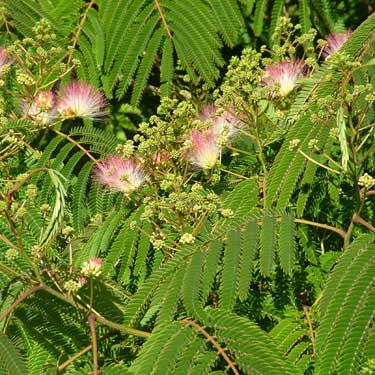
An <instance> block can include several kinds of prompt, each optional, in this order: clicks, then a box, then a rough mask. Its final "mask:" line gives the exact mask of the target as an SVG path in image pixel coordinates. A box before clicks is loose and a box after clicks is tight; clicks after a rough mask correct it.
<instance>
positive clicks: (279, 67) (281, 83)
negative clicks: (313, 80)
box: [261, 60, 304, 97]
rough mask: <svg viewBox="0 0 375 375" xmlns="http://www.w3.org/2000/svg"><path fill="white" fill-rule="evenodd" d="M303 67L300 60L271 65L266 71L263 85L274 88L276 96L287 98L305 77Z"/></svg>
mask: <svg viewBox="0 0 375 375" xmlns="http://www.w3.org/2000/svg"><path fill="white" fill-rule="evenodd" d="M303 67H304V65H303V63H302V62H301V61H299V60H291V61H283V62H279V63H274V64H271V65H269V66H267V68H266V69H265V73H264V76H263V77H262V81H261V83H262V84H263V85H264V86H269V87H270V88H272V90H273V93H274V94H279V95H280V96H282V97H284V96H287V95H288V94H289V93H290V92H291V91H293V89H294V88H295V87H296V85H297V80H298V79H299V78H300V77H301V76H302V75H303ZM277 89H278V90H277Z"/></svg>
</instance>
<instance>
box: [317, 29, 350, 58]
mask: <svg viewBox="0 0 375 375" xmlns="http://www.w3.org/2000/svg"><path fill="white" fill-rule="evenodd" d="M350 35H352V31H351V30H348V31H345V32H343V33H331V34H328V35H327V36H326V41H327V45H326V46H325V47H324V49H323V55H324V56H329V55H332V54H334V53H335V52H337V51H338V50H339V49H340V48H341V46H342V45H343V44H344V43H345V42H346V41H347V40H348V39H349V37H350Z"/></svg>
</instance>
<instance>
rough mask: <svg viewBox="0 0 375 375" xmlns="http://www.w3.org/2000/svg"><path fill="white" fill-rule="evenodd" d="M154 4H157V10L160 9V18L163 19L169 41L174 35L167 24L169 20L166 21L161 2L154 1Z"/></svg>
mask: <svg viewBox="0 0 375 375" xmlns="http://www.w3.org/2000/svg"><path fill="white" fill-rule="evenodd" d="M154 2H155V5H156V8H158V12H159V14H160V18H161V20H162V22H163V25H164V29H165V31H166V32H167V34H168V36H169V39H172V33H171V30H170V29H169V26H168V24H167V20H166V19H165V16H164V13H163V10H162V9H161V6H160V4H159V0H154Z"/></svg>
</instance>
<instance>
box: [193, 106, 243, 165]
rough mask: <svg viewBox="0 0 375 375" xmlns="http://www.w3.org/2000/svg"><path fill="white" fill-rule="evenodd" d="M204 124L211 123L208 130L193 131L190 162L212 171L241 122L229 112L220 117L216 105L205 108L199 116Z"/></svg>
mask: <svg viewBox="0 0 375 375" xmlns="http://www.w3.org/2000/svg"><path fill="white" fill-rule="evenodd" d="M198 119H199V120H201V121H202V122H209V124H210V126H209V128H207V129H204V130H202V131H199V130H197V129H193V130H192V131H191V134H190V139H189V140H188V142H187V145H188V160H189V161H190V162H191V163H192V164H193V165H195V166H197V167H199V168H203V169H212V168H213V167H214V166H215V164H216V162H217V160H218V158H219V156H220V154H221V152H222V147H223V146H224V145H225V144H226V143H227V141H228V139H229V138H230V137H232V136H234V135H235V134H236V132H237V128H238V126H239V124H240V120H239V119H238V118H236V117H234V116H233V115H231V114H230V113H229V112H227V111H224V112H223V113H222V114H220V115H218V114H217V111H216V108H215V106H214V105H208V106H205V107H204V108H203V109H202V111H201V112H200V113H199V114H198Z"/></svg>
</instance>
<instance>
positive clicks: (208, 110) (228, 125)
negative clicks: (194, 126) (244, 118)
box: [198, 104, 240, 138]
mask: <svg viewBox="0 0 375 375" xmlns="http://www.w3.org/2000/svg"><path fill="white" fill-rule="evenodd" d="M216 112H217V109H216V107H215V106H214V105H213V104H209V105H206V106H204V107H203V108H202V110H201V112H200V113H199V114H198V119H199V120H201V121H202V122H206V121H210V122H211V124H212V129H213V131H214V132H215V133H216V134H217V135H227V136H228V137H229V138H230V137H232V136H233V135H235V134H236V132H237V129H238V126H239V124H240V120H239V119H238V118H236V117H235V116H233V115H232V114H230V113H229V112H227V111H224V112H223V113H222V114H221V115H217V114H216Z"/></svg>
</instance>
